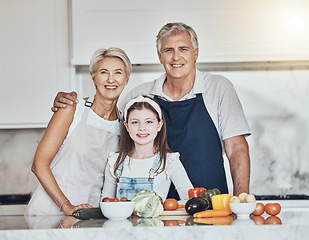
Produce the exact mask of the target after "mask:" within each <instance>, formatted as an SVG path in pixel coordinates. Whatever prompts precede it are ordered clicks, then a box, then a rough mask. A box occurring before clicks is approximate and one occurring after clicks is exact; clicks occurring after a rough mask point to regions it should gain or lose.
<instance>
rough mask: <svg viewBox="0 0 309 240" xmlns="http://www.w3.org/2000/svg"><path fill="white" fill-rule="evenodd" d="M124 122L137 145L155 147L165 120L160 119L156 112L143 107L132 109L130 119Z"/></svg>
mask: <svg viewBox="0 0 309 240" xmlns="http://www.w3.org/2000/svg"><path fill="white" fill-rule="evenodd" d="M124 124H125V126H126V129H127V131H128V133H129V135H130V137H131V138H132V139H133V141H134V143H135V145H143V146H145V145H149V146H150V147H153V142H154V139H155V138H156V136H157V134H158V132H159V131H160V130H161V128H162V125H163V120H160V121H158V119H157V116H156V114H155V113H154V112H152V111H151V110H149V109H147V108H143V109H141V110H133V111H131V112H130V114H129V116H128V121H127V122H124Z"/></svg>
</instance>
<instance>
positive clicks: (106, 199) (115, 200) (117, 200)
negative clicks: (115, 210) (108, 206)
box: [103, 197, 119, 202]
mask: <svg viewBox="0 0 309 240" xmlns="http://www.w3.org/2000/svg"><path fill="white" fill-rule="evenodd" d="M103 202H119V199H118V198H116V197H115V198H103Z"/></svg>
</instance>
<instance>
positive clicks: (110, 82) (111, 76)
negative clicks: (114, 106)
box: [92, 57, 129, 100]
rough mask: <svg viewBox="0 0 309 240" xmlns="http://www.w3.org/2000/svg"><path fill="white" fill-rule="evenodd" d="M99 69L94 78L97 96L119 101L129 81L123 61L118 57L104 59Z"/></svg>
mask: <svg viewBox="0 0 309 240" xmlns="http://www.w3.org/2000/svg"><path fill="white" fill-rule="evenodd" d="M97 69H98V70H97V72H96V73H95V75H93V76H92V79H93V82H94V85H95V87H96V91H97V94H98V93H99V94H100V95H101V96H102V97H103V98H105V99H109V100H115V99H118V97H119V95H120V93H121V92H122V91H123V88H124V87H125V86H126V85H127V83H128V80H129V77H128V76H127V74H126V71H125V65H124V63H123V61H122V60H121V59H119V58H117V57H113V58H112V57H108V58H104V59H102V60H101V61H99V63H98V67H97Z"/></svg>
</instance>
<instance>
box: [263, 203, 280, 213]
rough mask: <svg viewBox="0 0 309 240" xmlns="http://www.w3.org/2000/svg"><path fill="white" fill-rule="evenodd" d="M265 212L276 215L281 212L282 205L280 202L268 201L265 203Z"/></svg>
mask: <svg viewBox="0 0 309 240" xmlns="http://www.w3.org/2000/svg"><path fill="white" fill-rule="evenodd" d="M265 212H266V213H267V214H269V215H272V216H275V215H277V214H279V213H280V212H281V206H280V204H279V203H267V204H266V205H265Z"/></svg>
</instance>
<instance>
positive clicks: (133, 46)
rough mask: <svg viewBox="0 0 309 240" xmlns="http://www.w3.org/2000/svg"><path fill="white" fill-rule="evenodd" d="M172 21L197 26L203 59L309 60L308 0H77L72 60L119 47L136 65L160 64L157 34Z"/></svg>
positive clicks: (80, 60) (81, 60) (78, 62)
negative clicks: (102, 48)
mask: <svg viewBox="0 0 309 240" xmlns="http://www.w3.org/2000/svg"><path fill="white" fill-rule="evenodd" d="M168 22H184V23H186V24H188V25H190V26H192V27H193V28H194V29H195V30H196V32H197V35H198V38H199V45H200V46H199V58H198V62H199V63H208V62H221V63H222V62H246V61H247V62H248V61H249V62H254V61H294V60H308V59H309V4H308V1H307V0H295V1H290V0H286V1H269V0H259V1H246V0H234V1H228V0H217V1H211V0H194V1H192V2H190V1H188V0H177V1H175V0H172V1H166V0H157V1H140V0H130V1H121V0H114V1H101V0H88V1H84V0H72V59H71V62H72V64H73V65H88V62H89V56H91V55H92V53H93V52H94V51H95V50H96V49H97V48H99V47H112V46H117V47H121V48H123V49H124V50H125V51H126V52H127V54H128V55H129V56H130V58H131V60H132V62H133V63H134V64H159V60H158V57H157V52H156V48H155V45H156V35H157V33H158V31H159V30H160V28H161V27H162V26H163V25H165V24H166V23H168Z"/></svg>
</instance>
